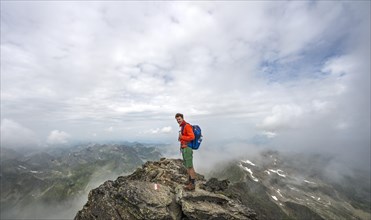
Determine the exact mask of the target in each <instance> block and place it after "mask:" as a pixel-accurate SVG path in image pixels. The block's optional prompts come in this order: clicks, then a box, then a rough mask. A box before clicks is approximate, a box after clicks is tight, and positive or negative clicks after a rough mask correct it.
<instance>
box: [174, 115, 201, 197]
mask: <svg viewBox="0 0 371 220" xmlns="http://www.w3.org/2000/svg"><path fill="white" fill-rule="evenodd" d="M175 119H176V121H177V122H178V124H179V127H180V131H179V137H178V141H179V142H180V150H181V152H182V155H183V164H184V166H185V167H186V168H187V173H188V183H187V184H186V186H185V187H184V189H185V190H187V191H193V190H195V186H196V185H195V179H196V172H195V169H194V167H193V150H192V148H190V147H188V143H189V142H191V141H192V140H193V139H194V138H195V135H194V133H193V130H192V126H191V125H190V124H188V123H187V122H186V121H185V120H184V117H183V114H181V113H177V114H176V115H175Z"/></svg>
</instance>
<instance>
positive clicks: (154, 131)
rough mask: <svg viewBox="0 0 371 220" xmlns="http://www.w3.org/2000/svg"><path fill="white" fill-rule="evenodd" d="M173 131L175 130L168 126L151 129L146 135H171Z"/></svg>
mask: <svg viewBox="0 0 371 220" xmlns="http://www.w3.org/2000/svg"><path fill="white" fill-rule="evenodd" d="M172 131H173V128H172V127H171V126H166V127H163V128H156V129H150V130H147V131H145V132H144V133H149V134H169V133H171V132H172Z"/></svg>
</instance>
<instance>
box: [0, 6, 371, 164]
mask: <svg viewBox="0 0 371 220" xmlns="http://www.w3.org/2000/svg"><path fill="white" fill-rule="evenodd" d="M177 112H181V113H183V114H184V115H185V120H186V121H187V122H189V123H191V124H198V125H200V127H201V129H202V132H203V135H204V143H203V147H204V148H205V149H211V148H214V147H215V148H217V147H221V148H222V149H223V150H225V152H226V153H228V154H231V155H234V154H237V155H238V154H239V153H241V152H244V151H245V150H246V151H248V150H249V146H255V147H258V148H259V147H270V148H273V149H277V150H289V151H290V150H297V151H304V152H305V151H309V152H334V153H337V154H339V155H343V156H345V157H349V158H352V159H357V161H358V160H360V161H366V162H367V163H368V164H370V2H369V1H344V2H338V1H278V2H274V1H247V2H243V1H233V2H223V1H217V2H194V1H190V2H187V1H176V2H169V1H153V2H152V1H143V2H132V1H123V2H120V1H91V2H88V1H1V146H2V147H10V148H20V147H22V148H27V147H29V146H42V147H53V146H57V145H64V144H70V143H73V142H76V141H107V140H115V141H121V140H122V141H143V142H159V143H170V144H177V134H178V130H179V127H178V124H177V123H176V121H175V119H174V116H175V114H176V113H177Z"/></svg>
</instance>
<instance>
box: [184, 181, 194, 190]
mask: <svg viewBox="0 0 371 220" xmlns="http://www.w3.org/2000/svg"><path fill="white" fill-rule="evenodd" d="M195 188H196V187H195V185H194V184H192V183H189V184H188V185H186V186H185V187H183V189H184V190H186V191H194V190H195Z"/></svg>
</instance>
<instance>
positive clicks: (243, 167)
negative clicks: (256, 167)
mask: <svg viewBox="0 0 371 220" xmlns="http://www.w3.org/2000/svg"><path fill="white" fill-rule="evenodd" d="M239 166H240V167H241V168H242V169H244V170H246V171H247V172H248V173H250V176H251V178H252V179H253V180H254V181H255V182H259V179H258V178H256V177H255V176H254V175H253V172H252V171H251V169H249V168H247V167H245V166H243V165H242V164H240V165H239Z"/></svg>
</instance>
